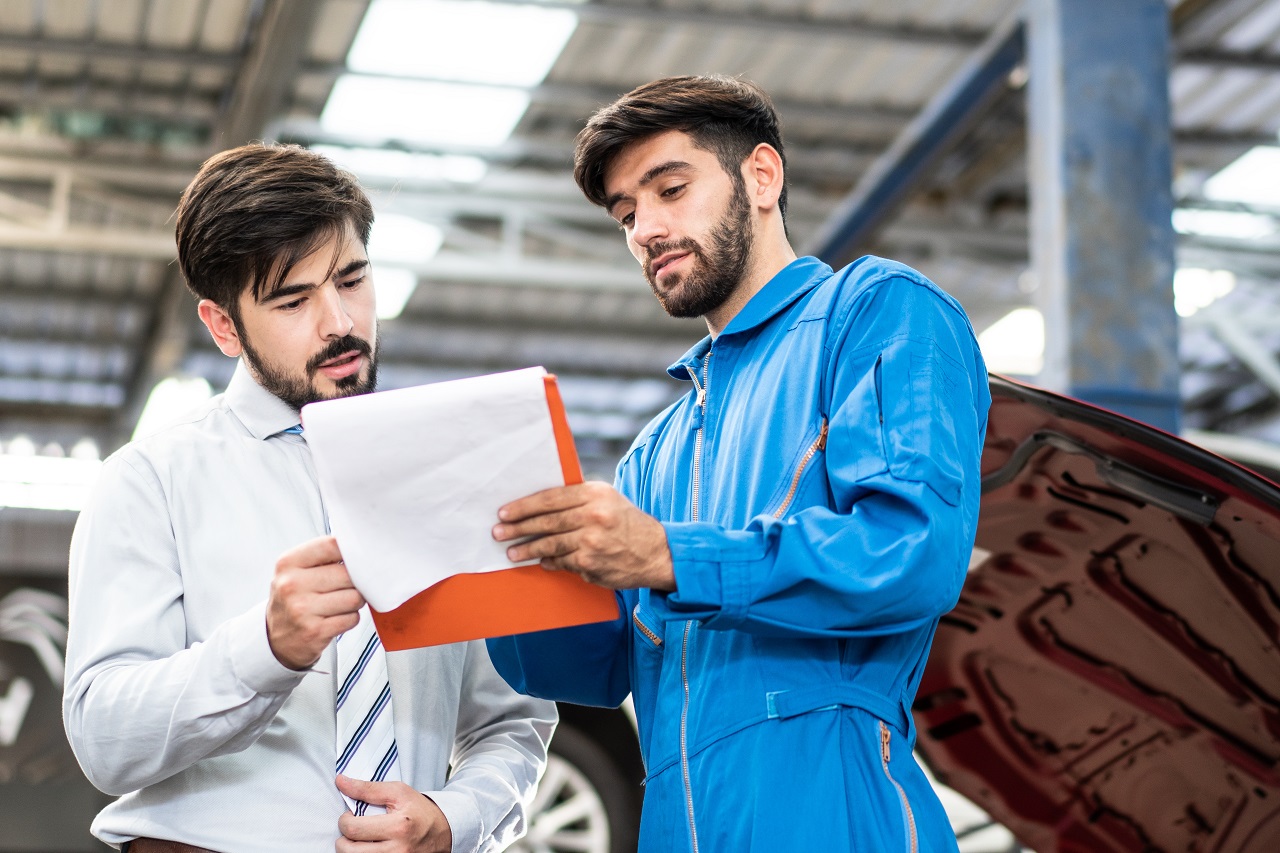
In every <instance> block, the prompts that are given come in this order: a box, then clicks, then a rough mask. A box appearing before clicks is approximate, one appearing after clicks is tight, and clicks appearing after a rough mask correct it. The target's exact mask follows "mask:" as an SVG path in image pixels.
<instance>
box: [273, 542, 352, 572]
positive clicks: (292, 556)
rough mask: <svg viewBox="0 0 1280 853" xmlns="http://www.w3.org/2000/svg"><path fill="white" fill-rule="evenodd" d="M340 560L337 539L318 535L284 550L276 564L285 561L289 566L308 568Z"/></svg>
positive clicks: (340, 554)
mask: <svg viewBox="0 0 1280 853" xmlns="http://www.w3.org/2000/svg"><path fill="white" fill-rule="evenodd" d="M341 562H342V551H340V550H339V549H338V540H337V539H335V538H334V537H332V536H318V537H316V538H315V539H311V540H308V541H306V542H303V543H302V544H301V545H297V546H295V547H293V548H290V549H289V550H288V551H285V552H284V553H283V554H282V555H280V559H279V560H278V561H277V562H276V566H277V567H279V566H281V565H283V564H286V563H287V564H288V565H291V566H299V567H303V568H309V567H311V566H323V565H325V564H326V563H341Z"/></svg>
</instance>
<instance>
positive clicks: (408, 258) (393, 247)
mask: <svg viewBox="0 0 1280 853" xmlns="http://www.w3.org/2000/svg"><path fill="white" fill-rule="evenodd" d="M443 242H444V232H443V231H441V230H440V229H439V228H438V227H436V226H435V225H432V224H431V223H429V222H423V221H422V220H421V219H414V218H413V217H412V216H405V215H403V214H400V213H383V214H380V215H379V216H377V217H376V218H375V219H374V220H373V231H372V233H371V234H370V235H369V259H370V260H371V261H374V262H375V263H378V262H382V263H387V264H391V265H395V264H406V265H409V266H413V265H415V264H425V263H426V262H427V261H429V260H431V259H432V258H434V257H435V255H436V252H438V251H439V250H440V245H441V244H442V243H443ZM374 281H375V282H376V281H377V277H376V276H375V277H374Z"/></svg>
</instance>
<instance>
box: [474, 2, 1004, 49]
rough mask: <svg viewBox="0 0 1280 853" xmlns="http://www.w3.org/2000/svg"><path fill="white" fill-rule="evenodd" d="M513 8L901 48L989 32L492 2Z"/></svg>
mask: <svg viewBox="0 0 1280 853" xmlns="http://www.w3.org/2000/svg"><path fill="white" fill-rule="evenodd" d="M493 2H497V3H502V4H504V5H511V6H537V7H538V8H540V9H565V10H567V11H570V12H573V13H574V14H575V15H577V16H578V20H579V21H580V22H586V23H592V24H613V23H618V24H647V25H649V26H658V27H665V26H671V25H679V26H692V27H706V28H708V29H715V30H720V31H724V30H738V31H742V30H749V31H753V32H759V33H763V34H766V35H771V36H777V35H799V36H808V37H811V38H857V39H874V40H876V41H882V42H896V43H898V44H918V45H924V46H929V47H960V48H968V47H972V46H973V45H975V44H978V43H979V42H981V41H982V37H983V36H984V35H985V32H984V31H981V30H976V29H970V28H967V27H964V26H962V25H952V26H937V27H930V26H922V25H919V24H898V23H888V22H884V21H876V20H873V19H871V18H869V17H865V16H858V15H841V16H835V15H831V16H824V17H819V16H816V15H785V14H778V13H775V12H768V11H766V10H764V9H763V8H757V9H754V10H752V12H751V13H750V14H739V13H732V14H731V13H716V12H701V11H694V10H690V9H682V8H675V7H671V6H663V7H661V8H658V7H655V6H648V5H625V6H624V5H622V4H616V3H601V2H596V3H570V2H563V0H546V2H544V0H493Z"/></svg>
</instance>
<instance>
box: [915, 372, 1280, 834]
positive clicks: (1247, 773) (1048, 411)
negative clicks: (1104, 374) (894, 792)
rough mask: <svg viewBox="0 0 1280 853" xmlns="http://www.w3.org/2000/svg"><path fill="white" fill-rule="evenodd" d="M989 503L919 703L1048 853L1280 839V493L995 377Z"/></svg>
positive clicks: (945, 751)
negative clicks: (957, 600)
mask: <svg viewBox="0 0 1280 853" xmlns="http://www.w3.org/2000/svg"><path fill="white" fill-rule="evenodd" d="M991 392H992V398H993V400H992V406H991V417H990V426H989V428H988V431H987V440H986V446H985V448H984V452H983V457H982V472H983V480H984V485H983V497H982V515H981V518H980V521H979V525H978V537H977V547H978V550H977V551H976V552H975V556H974V563H973V566H972V568H971V570H970V573H969V577H968V579H967V581H966V582H965V586H964V591H963V593H962V595H961V598H960V603H959V605H958V606H957V607H956V608H955V610H954V611H952V612H951V613H950V614H949V615H947V616H946V617H944V618H943V620H942V624H941V625H940V627H939V628H938V634H937V638H936V640H935V642H934V646H933V652H932V655H931V657H930V659H929V665H928V668H927V670H926V673H925V676H924V680H923V682H922V684H921V686H920V690H919V693H918V699H917V702H916V706H915V716H916V722H917V725H918V727H919V746H920V749H921V751H922V752H923V753H924V756H925V758H926V759H927V761H928V763H929V764H930V766H931V768H932V769H933V770H934V772H935V773H936V774H937V776H938V777H939V779H941V780H942V781H943V782H945V783H946V784H948V785H950V786H952V787H953V788H955V789H957V790H958V791H960V792H961V793H963V794H965V795H966V796H967V797H969V798H970V799H972V800H973V801H974V802H976V803H977V804H978V805H980V806H981V807H983V808H984V809H986V810H987V811H988V812H989V813H990V814H991V816H992V817H993V818H995V819H996V820H998V821H1000V822H1001V823H1003V824H1005V825H1006V826H1008V827H1009V828H1010V829H1011V830H1013V832H1014V833H1015V834H1016V835H1017V836H1018V837H1019V838H1020V839H1021V840H1022V841H1023V843H1025V844H1027V845H1029V846H1030V847H1032V848H1034V849H1035V850H1037V851H1039V853H1054V852H1055V851H1073V853H1106V851H1140V850H1163V851H1228V850H1230V851H1242V850H1249V851H1280V772H1278V770H1277V766H1276V762H1277V760H1278V759H1280V653H1278V652H1277V645H1276V644H1277V642H1278V640H1280V487H1277V486H1275V485H1273V484H1272V483H1270V482H1269V481H1267V480H1264V479H1262V478H1261V477H1258V476H1256V475H1254V474H1251V473H1250V472H1248V471H1246V470H1244V469H1243V468H1240V467H1238V466H1236V465H1234V464H1232V463H1230V462H1227V461H1226V460H1224V459H1221V458H1219V457H1217V456H1214V455H1213V454H1211V453H1209V452H1207V451H1204V450H1201V449H1199V448H1197V447H1195V446H1193V445H1190V444H1187V443H1186V442H1183V441H1181V440H1179V439H1177V438H1174V437H1173V436H1170V435H1167V434H1165V433H1162V432H1159V431H1158V430H1155V429H1152V428H1150V427H1147V426H1144V425H1142V424H1139V423H1136V422H1134V421H1130V420H1127V419H1125V418H1122V417H1120V416H1118V415H1115V414H1112V413H1110V412H1106V411H1104V410H1101V409H1097V408H1094V407H1092V406H1089V405H1087V404H1084V403H1081V402H1078V401H1074V400H1069V399H1067V398H1064V397H1060V396H1057V395H1054V394H1050V393H1047V392H1044V391H1040V390H1037V389H1032V388H1028V387H1026V386H1022V385H1018V384H1016V383H1013V382H1010V381H1008V380H1004V379H1000V378H993V379H992V381H991Z"/></svg>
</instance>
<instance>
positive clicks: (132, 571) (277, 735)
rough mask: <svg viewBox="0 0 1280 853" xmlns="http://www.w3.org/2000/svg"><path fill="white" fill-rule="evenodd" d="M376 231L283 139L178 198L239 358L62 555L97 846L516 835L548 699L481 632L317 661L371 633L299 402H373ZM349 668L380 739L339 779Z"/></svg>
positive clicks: (356, 190)
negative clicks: (371, 706) (372, 238)
mask: <svg viewBox="0 0 1280 853" xmlns="http://www.w3.org/2000/svg"><path fill="white" fill-rule="evenodd" d="M372 221H373V211H372V208H371V207H370V204H369V201H368V199H367V198H366V196H365V194H364V192H363V191H362V190H361V189H360V187H359V186H358V184H357V183H356V181H355V179H354V178H353V177H352V176H351V175H349V174H347V173H345V172H342V171H341V170H338V169H336V168H335V167H334V166H333V164H332V163H330V162H329V161H328V160H326V159H325V158H323V157H321V156H319V155H317V154H314V153H312V152H309V151H306V150H304V149H301V148H297V147H293V146H264V145H250V146H244V147H242V148H237V149H233V150H231V151H227V152H223V153H222V154H219V155H217V156H215V157H213V158H212V159H210V160H209V161H208V162H207V163H205V165H204V166H203V167H202V168H201V170H200V173H199V174H198V175H197V176H196V178H195V180H194V181H193V182H192V184H191V185H190V186H189V187H188V188H187V191H186V192H185V193H184V195H183V199H182V202H181V204H180V206H179V208H178V216H177V240H178V259H179V262H180V264H181V266H182V271H183V275H184V276H185V277H186V280H187V284H188V286H189V287H190V288H191V289H192V291H193V292H194V293H195V294H196V297H197V298H198V299H199V305H198V309H197V310H198V312H199V315H200V319H201V320H202V321H203V322H204V324H205V326H206V327H207V328H208V330H209V333H210V334H211V335H212V336H213V339H214V341H215V342H216V343H217V345H218V348H219V349H220V350H221V351H222V352H223V353H224V354H226V355H228V356H232V357H239V359H240V362H239V364H238V365H237V367H236V371H235V375H234V376H233V378H232V380H231V383H230V385H229V386H228V388H227V391H226V393H224V394H222V395H219V396H217V397H215V398H213V399H212V400H211V401H209V403H208V404H207V405H205V406H204V407H203V408H202V409H200V410H199V411H197V412H195V413H193V414H191V415H190V416H188V417H186V418H185V419H183V420H182V421H181V422H180V423H177V424H174V425H173V426H171V427H169V428H168V429H166V430H164V431H162V432H160V433H158V434H156V435H153V436H151V437H148V438H145V439H142V440H140V441H137V442H134V443H132V444H129V445H127V446H126V447H124V448H122V449H121V450H120V451H118V452H117V453H115V454H113V455H112V456H111V457H110V458H109V459H108V460H107V462H106V464H105V465H104V468H103V472H102V475H101V478H100V481H99V483H98V485H97V487H96V489H95V492H94V496H93V498H92V500H91V501H90V504H89V506H88V507H87V508H86V509H85V510H84V512H83V513H82V514H81V516H80V519H79V521H78V523H77V525H76V532H75V535H74V537H73V540H72V546H71V562H70V573H69V585H70V602H71V612H70V636H69V639H68V646H67V670H66V693H65V698H64V706H63V712H64V717H65V722H66V728H67V734H68V736H69V738H70V741H71V744H72V747H73V749H74V750H75V753H76V756H77V758H78V759H79V761H80V763H81V766H82V767H83V768H84V771H85V773H86V775H87V776H88V777H89V779H90V781H92V782H93V783H94V784H95V785H97V786H98V787H99V788H101V789H102V790H104V791H106V792H108V793H112V794H118V795H120V798H119V799H118V800H117V801H116V802H114V803H113V804H112V805H110V806H108V807H107V808H106V809H104V810H103V812H102V813H101V814H100V815H99V816H98V818H97V819H96V820H95V821H94V824H93V833H94V834H95V835H96V836H97V837H98V838H100V839H102V840H103V841H105V842H107V843H109V844H112V845H114V846H123V849H125V850H127V851H129V853H164V852H165V851H176V853H198V851H221V853H245V852H246V851H249V853H252V851H260V852H261V853H289V851H297V853H314V851H319V850H325V849H336V850H337V851H339V853H358V851H363V850H369V851H487V850H497V849H501V848H502V847H503V846H505V845H506V844H507V843H509V842H510V841H511V840H512V839H514V838H515V837H516V836H517V835H518V834H519V833H521V832H522V831H523V830H524V829H525V824H526V819H527V816H526V813H525V809H526V808H527V805H528V802H529V799H530V798H531V796H532V793H533V789H534V787H535V785H536V783H537V779H538V777H539V775H540V773H541V771H542V768H543V766H544V764H545V761H546V748H547V743H548V741H549V740H550V737H551V732H552V729H553V728H554V725H555V709H554V706H553V705H551V704H550V703H547V702H543V701H541V700H534V699H529V698H526V697H523V696H520V695H518V694H516V693H515V692H514V691H512V690H511V689H510V688H508V687H507V685H506V684H505V682H503V680H502V679H501V678H500V677H499V676H498V675H497V674H496V673H495V672H494V670H493V667H492V665H491V664H490V662H489V657H488V654H487V652H486V650H485V646H484V644H483V643H480V642H473V643H460V644H455V645H449V646H440V647H432V648H426V649H416V650H410V651H401V652H393V653H390V654H387V655H385V667H386V672H385V674H383V672H382V670H381V666H382V661H383V660H384V658H383V656H382V652H381V648H380V646H377V645H376V642H375V641H374V640H373V639H372V634H370V635H369V636H370V640H369V644H368V647H367V648H365V654H364V656H363V657H361V658H360V662H359V666H358V667H351V666H350V665H349V664H344V663H343V662H342V659H341V657H340V653H335V645H337V644H336V643H335V642H334V640H335V638H338V637H339V636H340V635H343V634H346V635H347V636H346V637H344V639H348V638H351V637H354V636H357V635H358V632H359V631H360V630H367V629H365V627H364V626H367V624H368V620H367V617H365V618H364V619H361V616H360V613H361V609H362V607H363V606H364V599H363V598H362V597H361V596H360V594H359V593H358V592H357V591H356V590H355V589H354V588H353V587H352V585H351V581H350V578H349V577H348V576H347V572H346V569H345V567H344V566H343V564H342V556H341V553H340V552H339V550H338V547H337V544H336V542H335V541H334V539H333V538H332V537H331V536H328V535H327V533H328V525H327V522H326V519H325V512H324V507H323V506H322V504H321V500H320V492H319V488H318V486H317V484H316V475H315V469H314V467H313V465H312V460H311V455H310V452H309V450H308V448H307V445H306V440H305V435H304V434H302V433H300V431H299V429H298V424H299V416H298V410H299V409H300V408H301V407H302V406H303V405H305V404H306V403H308V402H312V401H315V400H322V399H330V398H334V397H342V396H348V395H352V394H363V393H368V392H370V391H372V390H373V389H374V387H375V384H376V374H377V328H376V319H375V313H374V290H373V283H372V274H373V270H372V267H371V265H370V263H369V260H368V257H367V254H366V252H365V246H366V244H367V242H368V238H369V230H370V226H371V224H372ZM405 440H406V441H412V440H413V437H412V436H406V438H405ZM357 626H360V627H359V628H358V627H357ZM348 632H349V633H348ZM360 642H361V644H362V645H363V643H364V641H363V640H361V641H360ZM375 653H376V654H375ZM366 665H367V669H366ZM371 673H375V674H374V675H372V676H371V675H370V674H371ZM362 675H363V677H364V678H365V679H366V680H365V683H366V684H369V683H374V681H375V679H380V680H377V681H376V684H375V686H374V688H373V691H372V692H373V694H377V692H378V689H377V685H379V684H380V685H381V686H382V688H383V700H384V701H383V704H382V705H379V706H378V707H377V709H376V710H374V711H370V717H369V718H368V719H375V718H376V715H378V714H382V713H383V709H384V708H385V714H386V716H384V717H381V719H382V720H383V722H384V724H385V721H386V719H387V718H388V717H389V718H390V720H391V725H390V726H387V733H386V737H387V740H386V742H385V743H384V744H383V745H382V746H381V747H380V748H381V749H382V750H384V751H385V752H386V758H387V761H386V762H383V764H382V765H379V768H378V774H377V775H374V776H372V777H370V776H365V777H364V778H363V779H355V778H347V777H346V776H344V775H340V774H337V773H336V768H337V767H339V766H345V765H343V763H342V760H341V759H339V758H338V753H340V752H341V748H340V746H339V745H337V740H338V738H339V737H341V735H340V734H339V733H338V731H337V730H338V728H339V727H340V726H341V725H342V723H341V717H340V715H336V714H335V702H336V703H337V704H341V701H337V697H339V696H342V695H345V692H346V691H347V690H348V689H349V687H350V685H349V684H348V682H350V681H355V682H357V683H359V679H360V678H361V677H362ZM388 682H389V685H390V690H389V696H390V705H389V707H386V703H385V695H386V693H387V691H386V689H385V688H386V685H387V684H388ZM353 702H354V700H353ZM363 737H364V735H363V731H362V732H361V734H360V736H359V737H357V738H354V739H353V740H352V744H356V745H358V742H359V741H360V740H361V739H362V738H363ZM388 744H389V749H388V748H387V745H388ZM375 763H376V762H375ZM384 775H385V778H384ZM397 776H398V780H397V779H396V777H397ZM370 779H372V781H371V780H370ZM379 780H381V781H379ZM344 795H345V796H346V797H347V798H349V799H348V801H349V802H352V803H358V804H359V806H358V807H356V808H355V813H354V814H353V813H352V811H351V810H349V809H348V808H347V805H346V804H345V803H344V799H343V796H344ZM366 804H367V805H366ZM368 806H373V808H371V809H370V810H369V813H368V814H364V810H365V808H367V807H368ZM382 809H385V814H377V813H375V812H379V811H381V810H382ZM357 815H359V816H357Z"/></svg>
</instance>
